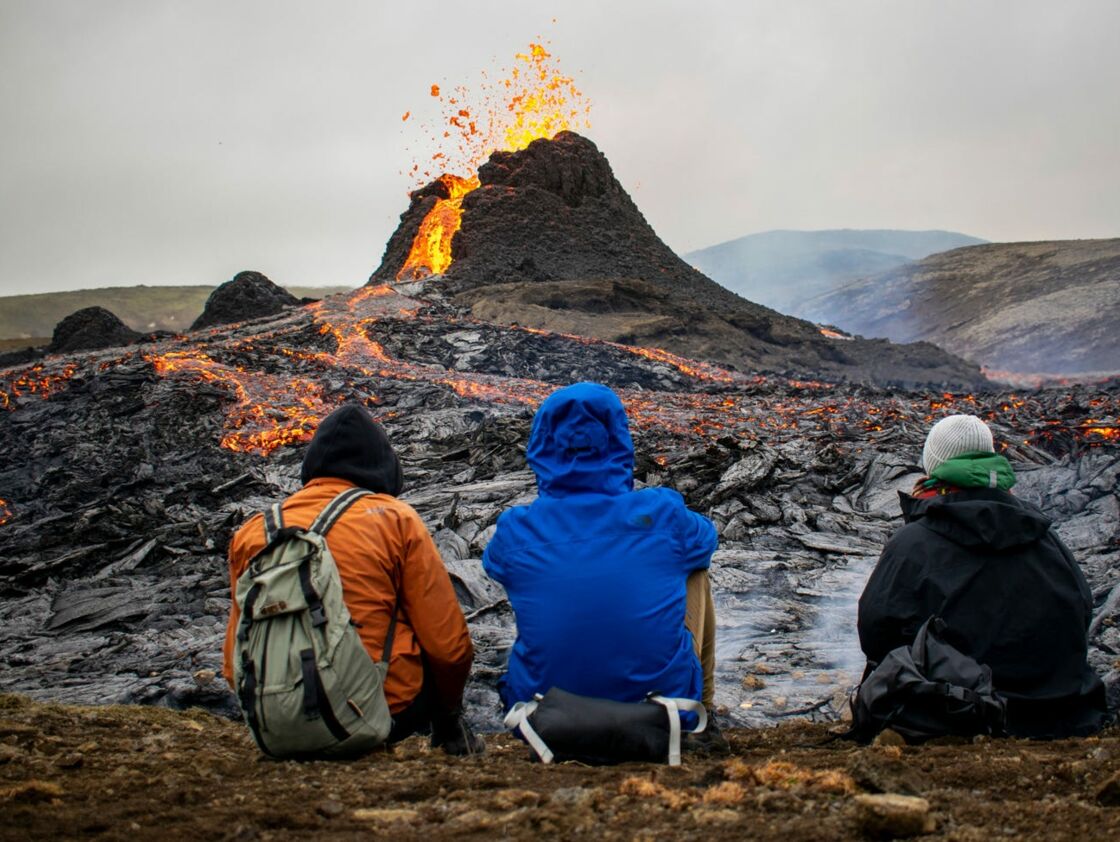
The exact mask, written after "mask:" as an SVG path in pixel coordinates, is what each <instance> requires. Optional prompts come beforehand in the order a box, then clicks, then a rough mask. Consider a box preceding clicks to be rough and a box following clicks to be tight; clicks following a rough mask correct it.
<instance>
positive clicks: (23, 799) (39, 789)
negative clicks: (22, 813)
mask: <svg viewBox="0 0 1120 842" xmlns="http://www.w3.org/2000/svg"><path fill="white" fill-rule="evenodd" d="M61 797H62V787H60V786H59V785H58V784H55V783H51V782H50V781H40V780H35V779H32V780H30V781H25V782H23V783H20V784H16V785H15V786H10V787H7V788H5V789H0V801H16V802H19V803H23V804H39V803H42V802H44V801H53V800H54V799H55V798H61Z"/></svg>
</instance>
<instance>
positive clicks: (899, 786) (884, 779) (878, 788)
mask: <svg viewBox="0 0 1120 842" xmlns="http://www.w3.org/2000/svg"><path fill="white" fill-rule="evenodd" d="M848 773H849V774H850V775H851V776H852V778H853V779H854V780H855V782H856V783H857V784H859V785H860V786H861V787H862V788H863V789H866V790H868V791H869V792H898V793H902V794H903V795H921V794H922V792H923V790H924V789H925V788H926V786H927V781H926V780H925V778H924V776H923V775H922V773H921V772H919V771H918V770H916V769H914V768H913V767H912V766H910V765H909V764H907V763H904V762H903V761H902V760H900V759H897V758H892V757H887V756H884V755H883V754H882V753H880V752H861V753H860V754H858V755H856V757H855V758H854V759H853V760H852V761H851V762H850V763H849V764H848Z"/></svg>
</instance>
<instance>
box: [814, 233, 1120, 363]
mask: <svg viewBox="0 0 1120 842" xmlns="http://www.w3.org/2000/svg"><path fill="white" fill-rule="evenodd" d="M805 313H806V318H810V319H813V320H815V321H818V322H821V323H828V324H833V325H837V326H838V327H841V328H843V329H844V330H846V331H849V332H851V333H858V334H862V335H864V336H876V337H886V338H889V339H891V340H893V341H895V342H915V341H918V340H927V341H929V342H933V343H934V344H936V345H939V346H940V347H942V348H945V349H950V350H952V352H953V353H955V354H959V355H961V356H963V357H965V358H967V359H970V360H973V361H974V362H978V363H980V364H981V365H983V366H986V367H987V368H989V369H995V370H1002V371H1012V372H1045V373H1050V374H1083V373H1090V372H1115V371H1120V239H1112V240H1065V241H1053V242H1038V243H992V244H989V245H982V246H972V247H970V248H961V249H956V250H954V251H949V252H945V253H943V254H935V255H933V256H932V257H927V258H926V259H924V260H921V261H919V262H917V263H910V264H907V265H905V266H901V267H899V268H897V269H893V270H891V271H889V272H886V273H884V274H881V275H879V276H877V277H874V278H868V279H865V280H860V281H856V282H854V283H851V284H849V285H847V286H845V287H843V288H841V289H839V290H836V291H835V292H832V293H830V294H827V295H824V296H821V297H819V298H816V299H813V300H812V301H808V302H806V304H805Z"/></svg>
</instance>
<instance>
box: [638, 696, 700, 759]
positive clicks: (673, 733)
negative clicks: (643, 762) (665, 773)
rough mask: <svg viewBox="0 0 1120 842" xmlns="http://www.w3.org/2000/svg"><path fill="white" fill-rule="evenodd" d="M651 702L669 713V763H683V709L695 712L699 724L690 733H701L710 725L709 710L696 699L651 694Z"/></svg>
mask: <svg viewBox="0 0 1120 842" xmlns="http://www.w3.org/2000/svg"><path fill="white" fill-rule="evenodd" d="M649 700H650V701H651V702H656V703H657V704H659V705H661V706H663V707H664V708H665V710H666V711H667V712H668V714H669V765H670V766H680V765H681V716H680V712H681V711H682V710H685V711H691V712H692V713H695V714H696V716H697V719H698V722H697V725H696V727H695V728H693V729H692V731H691V732H690V733H693V734H699V733H700V732H701V731H703V730H704V729H705V728H707V727H708V711H707V710H706V709H705V708H704V705H703V704H702V703H700V702H698V701H696V700H695V699H667V698H666V697H664V696H650V697H649Z"/></svg>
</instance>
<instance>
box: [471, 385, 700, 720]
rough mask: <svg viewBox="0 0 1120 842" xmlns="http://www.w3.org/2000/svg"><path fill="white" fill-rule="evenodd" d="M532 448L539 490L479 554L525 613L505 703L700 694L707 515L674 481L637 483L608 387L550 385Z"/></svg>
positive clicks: (520, 616)
mask: <svg viewBox="0 0 1120 842" xmlns="http://www.w3.org/2000/svg"><path fill="white" fill-rule="evenodd" d="M527 456H528V460H529V465H530V466H531V467H532V469H533V471H534V472H535V473H536V475H537V485H538V489H539V496H538V498H537V499H536V500H535V501H534V502H533V503H532V504H531V505H528V506H516V507H514V508H512V509H510V510H509V511H506V512H504V513H503V514H502V516H501V517H500V518H498V527H497V531H496V532H495V533H494V537H493V539H491V541H490V544H489V546H487V548H486V552H485V554H484V555H483V561H482V563H483V566H484V567H485V569H486V572H487V573H489V574H490V576H491V577H492V578H493V579H495V580H496V581H498V582H500V583H501V584H502V585H503V586H504V587H505V589H506V593H507V594H508V595H509V600H510V603H511V605H512V606H513V610H514V613H515V614H516V616H517V640H516V641H515V642H514V645H513V650H512V651H511V653H510V658H509V668H508V672H507V674H506V676H505V677H504V679H503V680H502V682H501V684H500V688H499V689H500V692H501V695H502V701H503V703H504V704H505V706H506V707H507V708H509V707H511V706H512V705H513V704H514V703H515V702H519V701H526V700H529V699H531V698H532V697H533V694H534V693H545V692H546V691H548V690H549V688H551V687H560V688H562V689H564V690H568V691H569V692H572V693H579V694H582V695H586V696H597V697H600V698H607V699H615V700H617V701H622V702H636V701H640V700H642V699H643V698H645V696H646V695H647V694H648V693H651V692H659V693H662V694H664V695H667V696H678V697H684V698H690V699H696V700H699V699H700V697H701V692H702V690H703V676H702V673H701V669H700V662H699V660H698V659H697V657H696V655H695V653H694V651H693V648H692V637H691V635H690V634H689V633H688V631H687V629H686V628H685V625H684V616H685V579H686V578H687V577H688V574H689V573H691V572H692V571H694V570H700V569H704V568H706V567H708V565H709V563H710V561H711V556H712V553H713V552H714V551H715V549H716V543H717V539H716V530H715V527H714V526H713V525H712V523H711V521H709V520H708V519H707V518H705V517H703V516H701V515H698V514H696V513H695V512H691V511H689V510H688V508H687V507H686V506H685V504H684V499H683V498H682V497H681V495H680V494H678V493H677V492H676V491H672V490H670V489H667V488H646V489H643V490H641V491H634V490H633V489H634V443H633V442H632V441H631V439H630V431H629V428H628V425H627V420H626V411H625V410H624V409H623V407H622V403H621V401H619V399H618V396H617V395H615V393H614V392H612V391H611V390H610V389H608V388H606V387H605V386H600V385H598V384H596V383H577V384H576V385H574V386H569V387H567V388H564V389H560V390H559V391H557V392H554V393H553V394H552V395H550V396H549V398H548V399H547V400H545V401H544V403H542V404H541V407H540V409H539V410H538V411H537V414H536V417H535V418H534V419H533V428H532V432H531V433H530V434H529V448H528V453H527Z"/></svg>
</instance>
